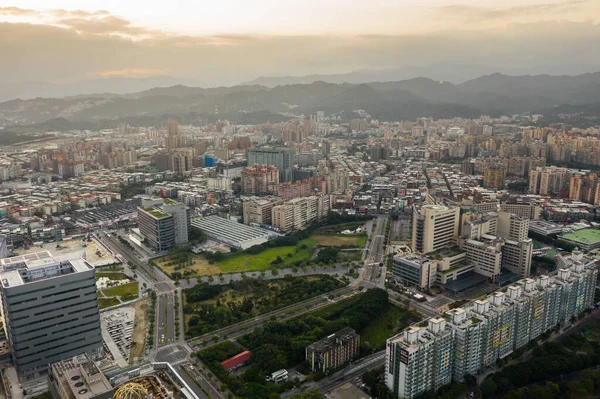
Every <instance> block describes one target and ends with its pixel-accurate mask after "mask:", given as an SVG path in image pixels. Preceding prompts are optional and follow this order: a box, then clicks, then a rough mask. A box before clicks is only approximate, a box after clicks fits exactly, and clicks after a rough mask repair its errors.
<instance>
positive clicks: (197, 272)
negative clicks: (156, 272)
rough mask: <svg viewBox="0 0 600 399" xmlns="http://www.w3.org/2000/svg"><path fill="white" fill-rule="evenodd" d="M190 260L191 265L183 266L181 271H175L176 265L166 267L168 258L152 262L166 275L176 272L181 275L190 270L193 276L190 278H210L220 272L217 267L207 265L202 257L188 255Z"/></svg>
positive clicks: (206, 261) (164, 257)
mask: <svg viewBox="0 0 600 399" xmlns="http://www.w3.org/2000/svg"><path fill="white" fill-rule="evenodd" d="M189 256H190V259H191V260H192V265H190V266H185V267H184V268H183V269H179V270H175V268H176V267H177V265H170V266H166V265H165V264H166V263H168V262H169V261H170V256H169V255H167V256H163V257H162V258H157V259H154V260H153V262H154V263H155V264H156V265H157V266H158V268H159V269H161V270H162V271H163V272H164V273H166V274H167V275H171V273H173V272H175V271H178V272H181V274H183V273H184V272H185V271H187V270H191V271H192V272H193V274H191V276H212V275H215V274H219V273H221V272H222V270H221V269H220V268H219V267H218V266H217V265H211V264H209V263H208V260H206V258H204V256H202V255H196V254H190V255H189Z"/></svg>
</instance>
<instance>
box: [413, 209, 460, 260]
mask: <svg viewBox="0 0 600 399" xmlns="http://www.w3.org/2000/svg"><path fill="white" fill-rule="evenodd" d="M459 215H460V208H459V207H452V208H449V207H446V206H442V205H423V206H421V207H420V208H417V207H415V208H414V209H413V235H412V250H413V252H420V253H428V252H433V251H436V250H438V249H440V248H443V247H445V246H448V245H451V244H453V243H455V242H456V239H457V238H458V223H459Z"/></svg>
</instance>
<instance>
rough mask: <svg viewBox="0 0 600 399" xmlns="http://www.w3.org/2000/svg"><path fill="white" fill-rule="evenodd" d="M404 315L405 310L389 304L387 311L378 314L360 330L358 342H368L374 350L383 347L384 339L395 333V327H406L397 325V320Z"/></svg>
mask: <svg viewBox="0 0 600 399" xmlns="http://www.w3.org/2000/svg"><path fill="white" fill-rule="evenodd" d="M405 315H406V310H404V309H400V308H399V307H397V306H392V305H390V307H389V309H388V310H387V312H385V313H384V314H382V315H380V316H379V317H378V318H377V319H376V320H374V321H373V322H372V323H371V324H369V326H368V327H367V328H365V329H364V330H363V331H361V333H360V342H368V343H369V344H370V345H371V347H372V348H373V349H375V350H381V349H385V342H386V340H387V339H388V338H389V337H392V336H393V335H395V334H396V331H398V330H397V328H399V329H402V328H404V327H406V326H405V325H398V320H399V319H401V318H402V317H404V316H405Z"/></svg>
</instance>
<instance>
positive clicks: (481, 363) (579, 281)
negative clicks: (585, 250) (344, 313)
mask: <svg viewBox="0 0 600 399" xmlns="http://www.w3.org/2000/svg"><path fill="white" fill-rule="evenodd" d="M563 266H564V267H562V268H561V269H559V270H558V273H557V274H556V275H553V276H540V277H537V278H535V279H532V278H526V279H523V280H520V281H518V282H516V283H514V284H512V285H510V286H509V287H507V288H506V290H504V291H497V292H495V293H493V294H491V295H490V296H489V297H487V298H484V299H479V300H476V301H474V302H472V303H470V304H468V305H466V306H464V307H461V308H456V309H453V310H450V311H448V312H447V313H446V314H445V318H444V319H439V318H435V319H430V320H429V322H428V326H427V327H426V328H425V327H415V326H412V327H409V328H407V329H406V330H404V331H403V332H402V333H400V334H398V335H397V336H395V337H392V338H390V339H388V341H387V350H386V370H385V378H386V385H387V386H388V388H389V389H390V390H392V392H394V395H395V396H396V397H398V398H408V399H412V398H414V397H416V396H418V395H420V394H421V393H423V392H426V391H429V390H437V389H438V388H440V387H441V386H442V385H444V384H447V383H449V382H450V380H451V379H452V380H454V381H458V382H460V381H462V380H463V379H464V377H465V375H467V374H469V375H473V376H476V375H479V374H480V373H482V372H483V371H484V370H485V369H486V368H487V367H489V366H492V365H493V364H494V363H495V362H496V360H498V359H501V358H504V357H506V356H508V355H509V354H511V353H512V352H513V351H515V350H517V349H519V348H522V347H524V346H525V345H527V343H529V342H530V341H531V340H533V339H536V338H537V337H539V336H540V335H541V334H543V333H544V332H547V331H550V330H552V329H553V328H555V327H556V326H565V325H569V324H570V323H571V322H572V319H573V317H577V316H578V315H580V314H581V313H582V312H584V311H585V310H586V309H590V308H591V307H592V306H593V300H594V287H595V283H596V279H597V277H598V270H597V266H596V261H595V260H594V259H593V258H591V257H585V256H584V255H583V254H582V253H581V252H580V251H574V252H573V253H572V254H571V256H570V257H565V258H564V259H563Z"/></svg>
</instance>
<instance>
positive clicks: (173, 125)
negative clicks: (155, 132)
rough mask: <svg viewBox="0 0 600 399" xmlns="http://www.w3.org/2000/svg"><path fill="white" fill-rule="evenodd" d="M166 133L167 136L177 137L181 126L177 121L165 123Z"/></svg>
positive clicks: (171, 120)
mask: <svg viewBox="0 0 600 399" xmlns="http://www.w3.org/2000/svg"><path fill="white" fill-rule="evenodd" d="M165 133H166V134H167V136H176V135H178V134H179V124H178V123H177V121H176V120H173V119H170V120H168V121H167V123H165Z"/></svg>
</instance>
